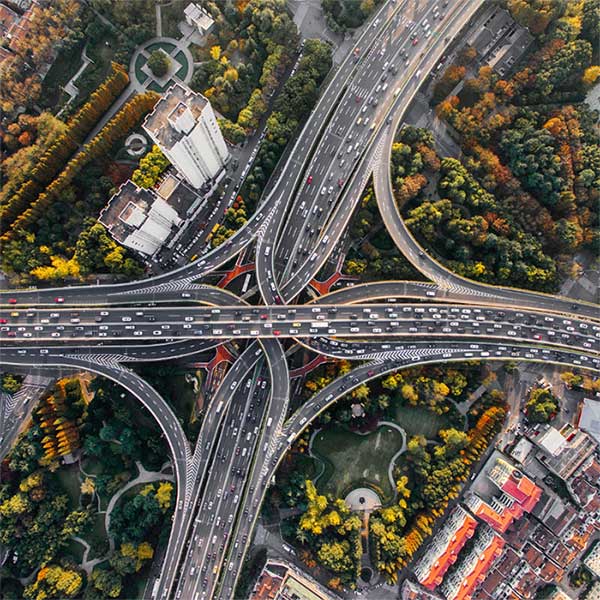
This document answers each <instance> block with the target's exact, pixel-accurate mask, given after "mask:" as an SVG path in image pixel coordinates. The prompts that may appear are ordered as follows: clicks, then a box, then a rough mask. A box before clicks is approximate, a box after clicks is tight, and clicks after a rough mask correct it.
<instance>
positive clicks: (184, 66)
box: [174, 51, 190, 79]
mask: <svg viewBox="0 0 600 600" xmlns="http://www.w3.org/2000/svg"><path fill="white" fill-rule="evenodd" d="M174 58H175V60H176V61H177V62H178V63H179V64H180V65H181V67H179V69H177V72H176V73H175V76H176V77H179V79H184V78H185V76H186V75H187V72H188V70H189V68H190V65H189V62H188V59H187V57H186V55H185V53H184V52H181V51H179V52H178V53H177V54H176V55H175V56H174Z"/></svg>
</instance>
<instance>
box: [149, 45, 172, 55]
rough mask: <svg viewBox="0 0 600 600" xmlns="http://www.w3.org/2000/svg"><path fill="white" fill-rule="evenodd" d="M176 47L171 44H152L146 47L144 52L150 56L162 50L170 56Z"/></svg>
mask: <svg viewBox="0 0 600 600" xmlns="http://www.w3.org/2000/svg"><path fill="white" fill-rule="evenodd" d="M176 47H177V46H175V44H171V42H154V43H153V44H150V45H149V46H147V47H146V52H147V53H148V54H152V52H154V51H155V50H160V49H161V48H162V49H163V50H164V51H165V52H166V53H167V54H170V53H171V52H173V50H175V48H176Z"/></svg>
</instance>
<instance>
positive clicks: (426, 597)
mask: <svg viewBox="0 0 600 600" xmlns="http://www.w3.org/2000/svg"><path fill="white" fill-rule="evenodd" d="M400 598H401V599H402V600H441V598H442V597H441V596H438V595H437V594H434V593H433V592H430V591H426V590H424V589H423V588H422V587H420V586H418V585H417V584H416V583H413V582H412V581H410V580H408V579H405V580H404V582H403V583H402V587H401V589H400Z"/></svg>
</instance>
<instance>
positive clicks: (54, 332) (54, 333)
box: [8, 331, 60, 337]
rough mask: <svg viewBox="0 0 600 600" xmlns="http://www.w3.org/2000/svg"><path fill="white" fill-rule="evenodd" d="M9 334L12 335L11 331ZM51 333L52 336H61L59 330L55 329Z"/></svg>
mask: <svg viewBox="0 0 600 600" xmlns="http://www.w3.org/2000/svg"><path fill="white" fill-rule="evenodd" d="M12 333H14V332H12ZM8 335H10V333H9V334H8ZM50 335H51V336H52V337H60V333H58V331H53V332H52V333H51V334H50Z"/></svg>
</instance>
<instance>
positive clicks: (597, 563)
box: [583, 541, 600, 577]
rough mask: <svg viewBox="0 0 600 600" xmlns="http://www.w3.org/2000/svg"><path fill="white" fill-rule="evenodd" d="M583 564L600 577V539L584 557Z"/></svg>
mask: <svg viewBox="0 0 600 600" xmlns="http://www.w3.org/2000/svg"><path fill="white" fill-rule="evenodd" d="M583 564H584V565H585V566H586V567H587V568H588V569H589V570H590V571H591V572H592V573H593V574H594V575H595V576H596V577H600V541H598V542H596V543H595V544H594V545H593V546H592V548H591V550H590V551H589V552H588V554H587V556H585V558H584V559H583Z"/></svg>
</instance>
